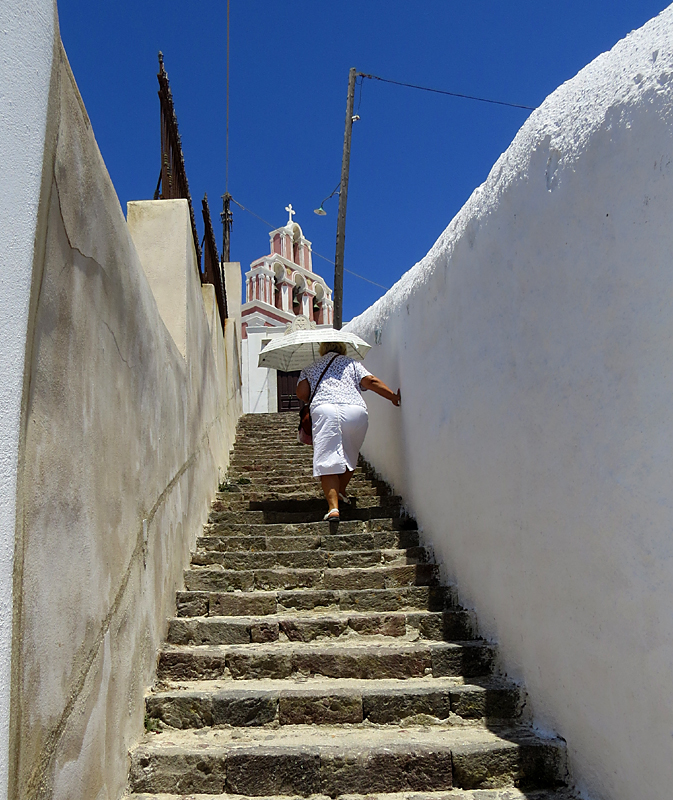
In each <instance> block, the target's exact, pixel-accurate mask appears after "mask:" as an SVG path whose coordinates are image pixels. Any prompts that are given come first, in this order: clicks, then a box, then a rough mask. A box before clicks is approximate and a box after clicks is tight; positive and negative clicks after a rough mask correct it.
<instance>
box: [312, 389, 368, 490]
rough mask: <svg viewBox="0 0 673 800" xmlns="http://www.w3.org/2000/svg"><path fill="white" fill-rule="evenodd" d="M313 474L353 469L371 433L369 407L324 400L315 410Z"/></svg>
mask: <svg viewBox="0 0 673 800" xmlns="http://www.w3.org/2000/svg"><path fill="white" fill-rule="evenodd" d="M311 419H312V420H313V474H314V475H315V476H318V475H341V474H343V473H344V472H346V470H348V471H349V472H352V471H353V470H354V469H355V467H356V466H357V463H358V453H359V452H360V448H361V447H362V442H364V440H365V434H366V433H367V425H368V422H369V419H368V417H367V409H366V408H363V407H362V406H354V405H346V404H345V403H321V404H320V405H319V406H316V407H315V408H312V409H311Z"/></svg>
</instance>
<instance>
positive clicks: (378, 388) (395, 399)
mask: <svg viewBox="0 0 673 800" xmlns="http://www.w3.org/2000/svg"><path fill="white" fill-rule="evenodd" d="M360 386H362V388H363V389H371V391H372V392H376V394H380V395H381V397H385V398H386V400H390V402H391V403H392V404H393V405H394V406H399V404H400V401H401V399H402V396H401V395H400V390H399V389H398V390H397V392H393V390H392V389H389V388H388V387H387V386H386V385H385V383H384V382H383V381H382V380H379V379H378V378H377V377H376V375H365V377H364V378H363V379H362V380H361V381H360Z"/></svg>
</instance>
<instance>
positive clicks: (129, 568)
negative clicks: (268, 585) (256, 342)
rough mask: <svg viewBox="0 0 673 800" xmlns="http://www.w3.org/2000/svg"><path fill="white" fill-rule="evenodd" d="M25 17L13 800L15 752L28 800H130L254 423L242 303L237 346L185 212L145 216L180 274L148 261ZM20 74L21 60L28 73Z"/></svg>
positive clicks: (8, 570) (40, 27)
mask: <svg viewBox="0 0 673 800" xmlns="http://www.w3.org/2000/svg"><path fill="white" fill-rule="evenodd" d="M10 5H11V6H12V9H11V11H12V13H18V17H20V18H21V19H19V20H18V22H17V24H28V22H27V20H28V21H30V24H28V28H27V30H28V31H29V32H31V36H32V37H33V38H32V39H31V38H30V37H28V39H29V40H28V41H26V37H25V36H18V35H14V33H13V28H12V25H13V23H14V20H13V19H12V18H11V17H12V14H11V13H10V14H9V17H10V19H9V20H7V21H5V20H3V19H2V14H3V13H4V9H5V6H3V10H0V21H2V25H0V29H2V31H3V32H0V36H3V37H4V36H5V35H6V34H5V33H4V29H5V28H6V29H8V30H10V32H12V34H11V35H12V36H14V39H11V42H12V47H14V48H15V49H16V51H17V53H19V52H26V59H27V63H26V64H25V69H24V72H25V76H24V75H23V73H22V74H21V76H20V77H21V80H23V79H24V77H25V80H26V81H27V82H28V83H31V82H32V83H33V84H34V86H23V89H22V91H24V92H26V93H27V92H28V90H29V89H30V91H33V92H34V99H35V108H33V107H32V106H31V105H30V104H28V105H27V106H26V104H25V103H24V104H23V105H21V104H19V107H18V108H17V113H18V114H20V115H21V121H22V123H25V121H26V119H28V120H29V122H30V124H31V125H32V126H33V129H32V131H31V132H30V133H28V134H27V138H26V141H25V142H23V141H21V139H20V136H17V132H19V133H20V132H22V131H23V130H24V127H25V125H24V124H19V121H18V119H16V118H14V117H12V114H13V113H14V112H13V111H12V109H11V107H10V111H9V112H8V113H7V114H5V111H4V110H3V111H2V112H0V114H2V115H3V116H0V157H1V158H2V161H3V164H9V165H10V172H9V175H10V179H11V181H12V182H13V183H10V187H11V188H12V191H13V192H14V199H15V202H16V203H17V204H18V203H22V206H21V210H22V212H23V213H19V212H18V211H17V210H16V209H15V210H14V211H13V217H10V219H11V220H12V222H13V226H12V227H11V229H10V230H9V231H7V230H6V228H5V222H4V219H5V217H4V216H3V223H2V224H3V227H2V229H1V235H2V236H3V245H4V244H5V243H6V244H7V245H8V248H7V249H8V250H9V253H10V257H11V264H10V265H9V266H8V265H7V264H6V262H5V270H4V275H5V276H6V277H7V280H6V282H5V285H6V286H9V287H10V289H9V292H8V293H7V294H9V295H10V296H9V297H7V295H6V294H3V296H2V299H1V300H0V303H3V306H2V325H3V330H4V329H5V327H7V328H8V329H9V330H10V332H11V336H10V337H9V339H8V340H3V349H2V354H1V355H0V359H1V360H0V364H1V365H2V367H1V368H2V370H3V382H2V383H3V388H2V391H3V392H5V393H6V397H7V399H8V406H7V407H8V408H10V409H11V412H10V414H8V415H5V414H4V409H3V416H2V421H1V422H0V424H1V425H3V426H4V427H3V430H2V432H3V437H2V439H1V444H0V446H1V447H2V448H3V450H2V455H3V458H2V460H1V461H0V479H1V480H2V481H3V487H6V488H7V493H4V492H3V496H2V499H1V501H0V502H1V505H0V524H1V526H2V527H1V528H0V536H1V537H2V538H1V539H0V574H4V578H2V580H0V592H3V593H4V594H2V595H1V596H0V637H4V642H5V645H4V646H3V647H2V648H0V654H1V655H0V715H3V714H4V717H3V718H4V720H5V724H4V725H0V768H2V769H3V770H4V771H3V772H2V773H1V774H0V780H1V781H3V783H2V784H0V792H1V794H0V797H2V798H4V797H5V796H7V793H6V792H5V791H4V789H5V786H6V784H7V779H6V775H7V769H6V765H7V748H8V746H9V747H10V750H11V752H10V759H9V762H10V765H11V766H10V780H9V794H8V796H9V797H10V798H12V800H33V798H37V797H38V796H39V797H40V798H47V797H48V798H54V800H56V799H58V800H85V799H86V800H90V798H97V800H112V799H113V798H114V799H115V800H116V798H118V797H119V796H120V795H121V794H122V792H123V790H124V787H125V785H126V780H127V769H128V760H127V753H128V749H129V747H130V746H131V745H132V744H133V743H134V742H135V741H137V739H138V738H139V737H140V736H141V735H142V732H143V717H144V702H143V698H144V693H145V691H146V689H147V687H148V686H149V685H150V683H151V682H152V680H153V675H154V670H155V665H156V652H157V648H158V645H159V644H160V642H161V639H162V637H163V635H164V633H165V623H166V619H167V617H168V616H170V614H171V613H173V612H172V608H173V603H174V602H175V589H176V588H178V587H179V586H180V585H181V582H182V569H183V567H184V565H185V564H186V563H188V558H189V552H190V549H191V548H192V547H193V546H194V544H195V539H196V536H197V534H198V531H199V528H200V527H201V524H202V523H203V522H204V521H205V519H206V518H207V514H208V508H209V501H210V499H211V498H212V496H213V494H214V492H215V490H216V488H217V480H218V472H219V474H220V475H221V474H223V472H224V470H226V467H227V463H228V453H229V449H230V447H231V445H232V443H233V436H234V428H235V424H236V420H237V418H238V416H239V415H240V413H241V396H240V385H241V380H240V378H241V364H240V341H241V339H240V333H241V332H240V308H239V307H238V306H239V304H240V283H239V285H238V287H234V288H233V291H232V292H231V295H230V297H229V304H230V311H231V319H229V320H227V325H226V329H225V332H224V336H222V332H221V330H219V331H218V327H217V326H219V325H220V323H219V318H218V317H217V314H216V313H215V312H214V309H213V305H214V304H213V298H212V293H211V292H209V291H208V288H207V287H205V288H203V287H201V285H200V281H199V277H198V274H197V269H196V261H195V253H194V248H193V243H192V239H191V230H190V226H189V222H188V211H187V205H186V202H184V201H183V202H182V203H181V202H180V201H176V202H169V203H165V202H164V201H158V202H157V203H155V204H151V203H150V204H144V206H143V210H145V211H147V212H148V214H147V216H149V217H150V218H151V219H150V222H151V225H152V226H154V229H155V230H154V233H156V227H157V226H158V227H159V228H161V226H162V224H163V228H164V236H165V237H166V238H167V239H168V240H170V241H171V244H172V247H173V248H174V249H173V251H172V252H173V253H174V254H175V253H180V254H182V255H181V257H180V259H177V261H176V262H175V263H172V262H170V261H164V262H163V263H159V264H157V263H156V260H154V261H153V258H154V256H153V255H152V253H151V249H150V251H149V252H148V248H145V247H144V246H143V241H147V238H148V236H147V235H145V234H147V231H146V230H143V225H144V224H145V222H146V221H147V220H145V221H143V220H139V219H138V216H139V215H138V214H135V219H134V224H133V229H132V232H131V231H130V230H129V226H127V223H126V221H125V219H124V215H123V213H122V210H121V208H120V206H119V202H118V200H117V197H116V194H115V191H114V188H113V186H112V184H111V182H110V179H109V176H108V174H107V170H106V169H105V165H104V163H103V160H102V158H101V155H100V153H99V151H98V148H97V145H96V141H95V138H94V134H93V131H92V129H91V125H90V122H89V120H88V117H87V115H86V111H85V109H84V106H83V103H82V100H81V97H80V96H79V93H78V91H77V87H76V85H75V81H74V78H73V77H72V74H71V72H70V69H69V66H68V64H67V59H66V57H65V53H64V52H62V50H61V49H60V41H59V39H58V34H57V32H56V31H55V28H54V23H53V18H49V20H48V19H47V16H48V13H52V12H53V10H54V9H53V6H52V5H51V3H49V4H38V3H18V2H11V3H10ZM24 12H25V13H24ZM50 25H51V27H50ZM31 26H32V27H31ZM3 41H7V40H4V39H3ZM54 43H55V44H56V46H57V51H56V58H55V60H54V71H53V78H52V80H51V84H49V71H50V69H51V63H50V59H51V58H52V47H53V45H54ZM12 53H13V51H12ZM5 55H6V51H4V50H3V59H2V60H0V69H4V64H5V63H6V62H5ZM21 63H22V62H21V61H20V60H19V57H18V55H17V56H16V58H14V62H13V64H12V69H13V70H15V69H17V68H18V67H21ZM28 65H30V69H29V68H28ZM36 65H37V69H36ZM28 76H30V78H29V77H28ZM1 77H2V76H1V75H0V78H1ZM11 77H12V80H17V78H16V75H14V74H12V76H11ZM6 85H9V86H10V87H12V90H14V87H13V84H12V81H9V83H8V84H7V83H3V91H4V86H6ZM20 88H21V87H20ZM32 99H33V95H31V102H32ZM17 100H20V97H17ZM47 107H49V114H47V111H46V109H47ZM45 120H46V121H47V122H48V123H49V124H48V125H47V124H46V122H45ZM8 128H11V130H10V131H9V132H8V131H7V129H8ZM45 128H46V130H47V131H48V132H50V134H51V135H50V136H47V138H46V142H47V144H46V146H45V134H44V131H45ZM11 136H14V137H16V139H17V141H16V145H15V144H14V143H13V142H12V141H10V139H11ZM43 151H44V153H43ZM7 154H9V157H7ZM43 155H44V158H43ZM43 162H44V170H43ZM14 163H16V165H17V167H16V172H15V171H14ZM3 169H4V167H3ZM0 202H2V203H5V202H6V198H5V196H0ZM38 210H39V212H40V213H39V214H38ZM138 210H139V209H138V208H136V211H138ZM132 216H134V215H133V214H132ZM140 216H142V215H140ZM162 218H163V223H162ZM176 220H177V223H178V224H176ZM131 233H133V236H135V237H137V238H138V242H139V247H140V250H141V254H142V255H140V256H139V254H138V251H137V249H136V247H135V245H134V241H133V238H132V235H131ZM150 238H151V237H150ZM34 242H35V243H36V248H35V253H33V250H32V245H33V243H34ZM15 243H18V244H15ZM12 248H13V249H12ZM0 250H1V249H0ZM2 252H3V257H5V255H6V253H7V250H2ZM10 267H11V268H10ZM157 269H159V270H162V269H163V270H164V271H165V275H166V277H167V279H170V280H172V279H173V277H174V276H175V275H176V274H177V276H178V278H179V284H178V283H176V286H178V288H176V292H178V295H179V296H178V297H177V299H176V304H177V306H179V307H180V308H184V324H183V325H182V327H181V328H180V329H179V330H173V331H171V330H169V329H168V328H167V326H166V324H165V322H164V320H163V319H162V314H161V312H162V308H161V306H162V304H163V302H164V300H165V298H162V297H155V295H154V294H153V291H152V287H151V283H150V281H151V280H152V275H156V272H157ZM146 273H147V274H146ZM148 275H149V277H150V281H148ZM9 279H11V282H8V281H9ZM29 298H30V300H31V305H30V307H29V306H28V300H29ZM204 299H205V302H204ZM6 341H8V342H9V346H7V347H5V342H6ZM27 342H28V343H29V345H30V346H29V347H27ZM24 353H26V356H25V359H24ZM5 433H6V434H7V436H6V438H5V436H4V434H5ZM12 470H13V475H12ZM15 486H18V490H17V489H15V488H14V487H15ZM12 493H13V494H12ZM15 537H16V542H15ZM15 546H16V557H15V559H14V563H13V564H12V551H13V549H14V547H15ZM12 569H13V574H12ZM12 579H13V586H14V596H13V597H12V595H11V594H10V593H9V589H10V588H11V587H12ZM12 615H13V625H14V635H13V645H12V646H13V651H12V655H13V662H12V677H13V691H12V695H11V736H8V734H7V731H8V725H7V710H8V704H7V688H8V687H7V680H8V662H7V661H6V660H5V659H6V656H5V654H6V653H7V652H8V650H9V640H8V631H7V625H8V624H9V621H11V619H12Z"/></svg>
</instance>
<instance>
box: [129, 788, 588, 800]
mask: <svg viewBox="0 0 673 800" xmlns="http://www.w3.org/2000/svg"><path fill="white" fill-rule="evenodd" d="M128 800H249V796H248V795H240V794H190V795H189V798H185V796H184V795H182V794H181V795H176V794H132V795H129V796H128ZM256 800H300V796H299V795H272V796H267V797H257V798H256ZM301 800H304V798H303V797H302V798H301ZM306 800H328V796H327V795H324V794H312V795H309V796H308V797H307V798H306ZM336 800H579V796H578V795H576V794H574V793H573V792H571V791H569V790H568V789H558V790H557V789H540V790H530V789H527V790H526V791H525V792H524V791H522V790H521V789H515V788H511V787H510V788H507V789H472V790H465V789H449V790H447V791H444V792H388V793H381V792H377V793H374V794H366V795H364V794H342V795H338V796H337V798H336Z"/></svg>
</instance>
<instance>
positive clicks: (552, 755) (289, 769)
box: [130, 414, 571, 800]
mask: <svg viewBox="0 0 673 800" xmlns="http://www.w3.org/2000/svg"><path fill="white" fill-rule="evenodd" d="M296 424H297V421H296V417H295V415H294V414H257V415H252V414H251V415H247V416H245V417H243V418H242V419H241V421H240V423H239V427H238V434H237V438H236V445H235V448H234V452H233V455H232V459H231V464H230V469H229V473H228V478H227V482H226V484H225V485H224V486H222V487H221V488H222V489H224V491H221V492H220V493H218V495H217V500H216V501H215V502H214V503H213V506H212V512H211V515H210V520H209V523H208V524H207V525H206V526H205V530H204V531H203V535H202V536H201V537H200V538H199V539H198V542H197V549H196V552H195V553H194V554H193V556H192V563H191V566H190V568H189V569H187V570H186V571H185V591H181V592H178V596H177V616H176V617H175V618H173V619H171V620H170V621H169V626H168V638H167V641H166V643H165V645H164V646H163V647H162V648H161V651H160V653H159V660H158V669H157V683H156V685H155V687H154V689H153V691H152V692H151V693H150V694H149V696H148V697H147V714H146V727H147V734H146V736H145V739H144V740H143V742H142V743H141V744H140V745H139V746H138V747H137V748H136V749H135V750H134V751H133V752H132V753H131V770H130V792H131V796H132V797H134V798H136V800H140V798H142V800H150V799H152V800H155V799H156V798H162V800H168V798H178V797H179V798H185V797H187V796H188V797H189V798H190V799H191V798H203V800H206V799H207V798H210V800H213V798H214V797H220V798H223V797H231V796H241V795H243V796H255V797H260V796H264V797H274V796H280V795H284V796H288V795H289V796H293V797H298V796H299V797H307V796H312V795H322V796H327V797H343V796H351V795H378V796H381V797H382V800H383V798H390V800H394V799H395V797H396V798H398V800H399V798H401V796H402V795H401V794H400V793H403V794H404V798H405V800H420V798H423V800H433V798H436V799H437V800H439V798H441V799H442V800H467V799H468V798H469V800H515V798H516V800H519V799H520V798H536V799H537V800H569V798H570V796H571V795H570V794H569V793H568V791H567V790H566V789H565V788H564V787H563V785H562V782H563V777H564V774H565V749H564V744H563V742H562V741H559V740H557V739H543V738H540V737H539V736H537V735H536V734H535V733H534V732H533V731H532V730H530V729H529V728H527V727H526V725H525V723H524V722H523V721H522V707H523V702H524V699H523V696H522V693H521V691H520V689H519V688H518V687H517V686H515V685H513V684H512V683H508V682H507V681H506V680H504V679H502V678H500V677H499V676H498V675H497V674H495V673H494V670H493V663H494V648H493V646H492V645H491V644H489V643H488V642H485V641H484V640H482V639H480V638H479V636H478V634H477V632H476V621H475V619H474V616H473V614H472V613H471V612H469V611H465V610H463V609H461V608H460V606H459V605H458V603H457V599H456V594H455V591H454V590H453V589H452V587H449V586H442V585H441V584H440V581H439V573H438V568H437V565H436V564H435V563H433V562H432V561H431V559H430V557H429V555H428V553H427V551H426V550H425V548H424V547H422V546H421V544H420V542H419V535H418V531H417V529H416V526H415V524H414V522H413V520H410V519H408V518H406V517H405V516H404V514H403V512H402V510H401V501H400V498H399V497H395V496H394V495H391V494H390V492H389V490H388V488H387V486H386V485H385V484H383V483H382V482H380V481H377V480H376V479H375V478H374V476H373V475H372V474H371V473H370V471H369V470H368V469H367V466H366V465H364V464H363V465H361V466H360V467H358V469H357V471H356V473H355V475H354V477H353V480H352V482H351V485H350V487H349V495H350V496H351V497H352V498H353V502H352V505H351V506H350V507H345V506H342V510H341V522H339V523H334V522H330V523H328V522H323V521H322V517H323V514H324V513H325V511H326V508H327V506H326V503H325V501H324V499H323V498H322V493H321V491H320V488H319V485H318V481H317V480H316V479H314V478H313V477H312V471H311V458H312V449H311V448H309V447H304V446H301V445H298V444H296V441H295V433H296ZM133 793H135V794H133Z"/></svg>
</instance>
